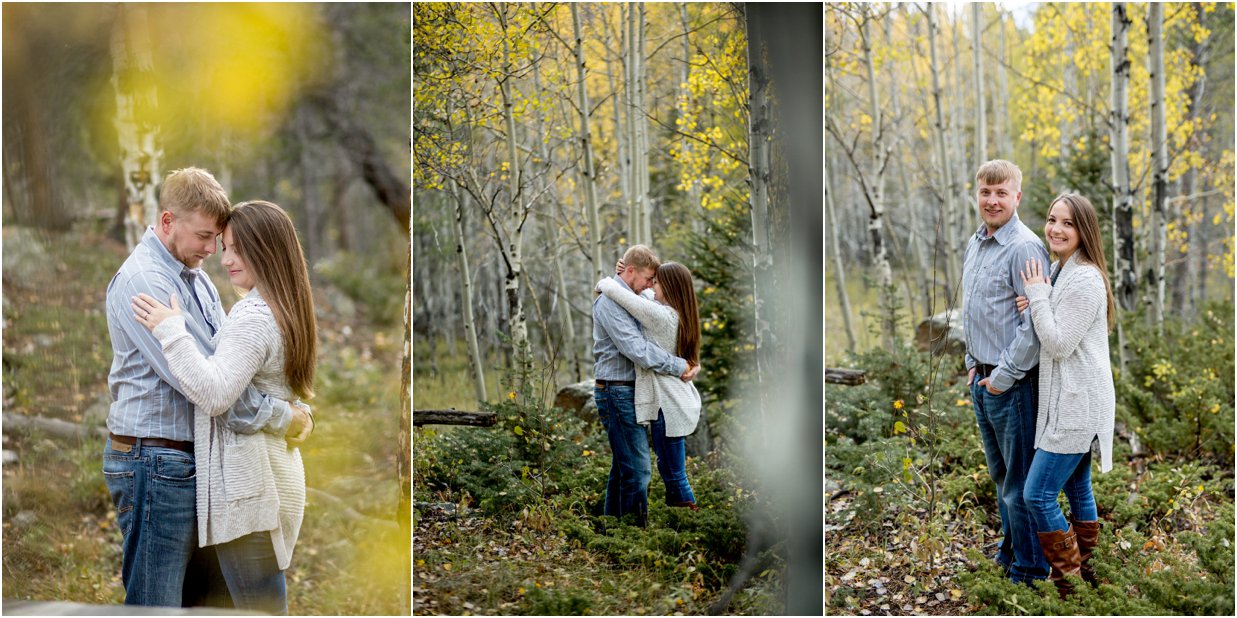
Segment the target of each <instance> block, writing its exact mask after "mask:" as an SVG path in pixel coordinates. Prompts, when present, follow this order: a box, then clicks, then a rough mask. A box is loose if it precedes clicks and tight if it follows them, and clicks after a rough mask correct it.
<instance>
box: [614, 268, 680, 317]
mask: <svg viewBox="0 0 1237 618" xmlns="http://www.w3.org/2000/svg"><path fill="white" fill-rule="evenodd" d="M597 289H599V290H601V293H602V294H605V295H606V296H607V297H609V298H610V300H613V301H614V302H616V303H618V304H619V306H620V307H622V308H624V309H626V310H627V313H630V314H631V317H633V318H636V321H638V322H640V323H641V324H643V325H644V326H646V327H648V326H659V325H663V324H667V323H668V321H669V320H670V319H673V320H675V323H677V322H678V318H677V317H671V316H675V314H674V310H673V309H670V310H669V311H667V309H669V307H667V306H666V305H663V304H661V303H659V302H657V301H655V300H652V299H649V298H645V297H643V296H640V295H638V294H636V293H635V292H633V291H631V290H629V289H627V288H625V287H623V286H621V285H619V283H618V282H617V281H615V280H614V279H611V278H609V277H607V278H605V279H602V280H601V281H598V282H597Z"/></svg>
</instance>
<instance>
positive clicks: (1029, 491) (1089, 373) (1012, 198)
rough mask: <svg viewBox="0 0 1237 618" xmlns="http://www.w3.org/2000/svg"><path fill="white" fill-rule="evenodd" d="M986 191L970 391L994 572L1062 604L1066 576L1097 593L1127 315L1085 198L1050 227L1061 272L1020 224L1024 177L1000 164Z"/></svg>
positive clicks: (1058, 210)
mask: <svg viewBox="0 0 1237 618" xmlns="http://www.w3.org/2000/svg"><path fill="white" fill-rule="evenodd" d="M975 186H976V202H977V207H978V209H979V216H980V219H982V220H983V224H982V225H981V226H980V227H979V229H978V230H977V231H976V233H975V234H974V235H972V237H971V239H970V241H969V242H968V244H967V248H966V260H965V263H964V266H963V281H962V286H963V288H962V289H963V300H962V302H963V311H964V324H965V331H966V367H967V385H968V386H969V387H970V389H971V400H972V405H973V406H974V409H975V419H976V421H977V423H978V425H979V434H980V437H981V439H982V440H983V446H984V455H985V458H986V459H987V465H988V473H989V475H990V476H991V477H992V480H993V482H994V483H996V496H997V504H998V509H999V511H1000V518H1001V531H1002V533H1003V538H1002V540H1001V542H1000V544H999V546H998V548H997V551H996V561H997V562H998V563H999V564H1000V565H1001V567H1002V568H1003V569H1004V571H1005V572H1006V574H1007V575H1008V577H1009V578H1010V579H1011V580H1012V581H1015V582H1022V583H1027V584H1030V583H1031V582H1033V581H1035V580H1041V579H1045V578H1051V579H1052V581H1053V582H1054V583H1055V584H1056V586H1057V591H1058V593H1059V594H1060V596H1061V597H1062V598H1064V597H1065V596H1067V595H1068V594H1069V593H1070V592H1071V591H1072V590H1073V584H1072V583H1071V582H1070V581H1069V580H1068V579H1067V578H1066V577H1067V576H1081V577H1082V579H1083V580H1085V581H1086V582H1088V583H1089V584H1091V585H1092V586H1094V585H1096V583H1097V582H1096V578H1095V572H1094V570H1093V569H1092V567H1091V565H1090V560H1091V557H1092V555H1093V553H1094V550H1095V547H1096V545H1097V544H1098V539H1099V534H1100V527H1101V523H1100V519H1099V513H1098V510H1097V508H1096V503H1095V497H1094V495H1093V493H1092V489H1091V451H1092V448H1093V445H1096V446H1098V450H1099V453H1100V471H1101V472H1108V471H1109V470H1110V469H1111V468H1112V436H1113V417H1114V414H1115V409H1116V401H1115V393H1114V388H1113V378H1112V368H1111V366H1110V361H1109V353H1108V333H1109V331H1110V330H1111V329H1112V326H1113V322H1114V319H1115V317H1116V312H1115V303H1114V302H1113V295H1112V286H1111V284H1110V282H1109V280H1108V269H1107V266H1106V264H1105V259H1104V247H1103V241H1102V240H1101V235H1100V227H1099V219H1098V217H1097V215H1096V212H1095V208H1094V207H1093V206H1092V205H1091V202H1090V201H1089V200H1088V199H1087V198H1085V197H1083V196H1081V195H1078V194H1076V193H1070V192H1066V193H1062V194H1060V195H1058V196H1057V197H1056V198H1055V199H1054V200H1053V201H1052V203H1051V204H1050V206H1049V209H1048V215H1047V220H1046V222H1045V224H1044V238H1045V240H1047V242H1048V249H1049V251H1050V252H1051V253H1052V254H1053V255H1054V256H1055V257H1056V258H1057V260H1056V262H1054V263H1052V265H1051V266H1050V267H1049V266H1048V254H1047V252H1045V250H1044V245H1043V243H1042V242H1041V241H1040V239H1039V238H1038V237H1037V236H1036V235H1035V233H1034V232H1032V231H1031V230H1030V229H1029V228H1028V227H1027V226H1026V225H1024V224H1023V223H1022V221H1021V220H1019V218H1018V213H1017V210H1018V205H1019V203H1020V202H1021V200H1022V172H1021V171H1020V170H1019V169H1018V167H1017V166H1016V165H1014V164H1013V163H1011V162H1009V161H1004V160H999V159H998V160H993V161H988V162H986V163H984V164H983V165H981V166H980V168H979V170H978V171H977V172H976V174H975ZM1028 308H1029V309H1030V315H1027V313H1026V309H1028ZM1062 490H1064V491H1065V495H1066V497H1067V498H1068V500H1069V506H1070V517H1069V519H1068V520H1067V519H1066V518H1065V515H1064V513H1063V512H1062V510H1061V507H1060V506H1059V505H1058V502H1057V496H1058V494H1060V493H1061V491H1062Z"/></svg>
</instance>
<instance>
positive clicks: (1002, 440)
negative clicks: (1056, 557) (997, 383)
mask: <svg viewBox="0 0 1237 618" xmlns="http://www.w3.org/2000/svg"><path fill="white" fill-rule="evenodd" d="M1038 375H1039V374H1038V372H1037V371H1035V370H1032V371H1030V372H1028V373H1027V375H1026V376H1023V378H1022V379H1021V380H1018V381H1017V382H1015V383H1014V385H1013V386H1011V387H1010V388H1009V390H1007V391H1005V392H1003V393H1001V394H1000V395H992V394H990V393H989V392H988V389H986V388H984V387H982V386H980V385H979V381H980V379H981V376H979V375H976V376H975V380H974V381H973V382H972V383H971V402H972V404H973V405H974V407H975V420H976V422H977V423H978V425H979V436H980V438H981V439H982V440H983V443H984V457H985V458H986V459H987V463H988V474H989V476H991V477H992V482H994V483H996V496H997V505H998V509H999V511H1000V514H1001V532H1002V534H1003V535H1004V539H1002V541H1001V547H1000V549H999V550H998V551H997V558H996V559H997V562H999V563H1001V565H1002V566H1003V567H1006V568H1008V569H1009V577H1010V579H1011V580H1013V581H1016V582H1025V581H1030V580H1033V579H1044V578H1045V577H1047V576H1048V561H1047V560H1046V559H1045V558H1044V552H1043V550H1042V549H1040V546H1039V537H1038V536H1037V535H1036V532H1037V530H1036V528H1035V522H1034V521H1033V520H1032V519H1031V514H1030V512H1029V511H1028V510H1027V506H1026V502H1024V501H1023V496H1022V491H1023V486H1024V485H1025V484H1026V480H1027V473H1028V471H1029V470H1030V468H1031V459H1032V458H1033V457H1034V456H1035V414H1036V382H1038Z"/></svg>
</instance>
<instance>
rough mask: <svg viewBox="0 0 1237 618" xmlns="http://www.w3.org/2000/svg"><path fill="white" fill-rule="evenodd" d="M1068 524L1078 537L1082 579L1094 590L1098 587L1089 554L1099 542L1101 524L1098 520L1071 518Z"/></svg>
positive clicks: (1093, 551)
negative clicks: (1071, 525)
mask: <svg viewBox="0 0 1237 618" xmlns="http://www.w3.org/2000/svg"><path fill="white" fill-rule="evenodd" d="M1070 522H1071V523H1072V524H1073V527H1074V533H1075V534H1077V535H1078V555H1079V556H1081V557H1082V561H1081V562H1080V564H1079V570H1080V571H1081V572H1082V579H1083V581H1085V582H1087V583H1088V584H1091V587H1092V588H1094V587H1096V586H1098V585H1099V581H1098V580H1096V579H1095V569H1092V568H1091V565H1090V564H1089V562H1090V560H1091V554H1093V553H1095V546H1096V545H1098V544H1099V542H1100V528H1102V527H1103V523H1102V522H1100V521H1099V520H1096V521H1078V520H1077V519H1074V518H1073V517H1071V518H1070Z"/></svg>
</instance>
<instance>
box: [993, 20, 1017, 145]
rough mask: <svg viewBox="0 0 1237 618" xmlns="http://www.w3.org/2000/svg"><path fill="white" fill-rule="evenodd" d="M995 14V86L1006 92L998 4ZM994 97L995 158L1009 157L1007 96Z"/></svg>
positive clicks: (1002, 36) (1004, 58) (1010, 138)
mask: <svg viewBox="0 0 1237 618" xmlns="http://www.w3.org/2000/svg"><path fill="white" fill-rule="evenodd" d="M996 16H997V24H998V25H999V26H1000V30H1001V31H1000V36H999V37H998V38H999V40H1000V46H1001V47H1000V58H999V59H998V60H997V63H996V69H997V84H998V86H997V87H998V88H999V92H1002V93H1006V92H1009V70H1008V69H1006V68H1005V63H1006V58H1008V53H1007V51H1006V43H1005V12H1004V11H1002V10H1001V7H1000V6H999V5H998V6H997V7H996ZM994 98H995V99H996V114H997V117H996V122H994V123H993V128H994V129H995V130H996V131H997V138H996V143H997V149H998V150H997V158H1002V159H1010V158H1012V157H1013V156H1014V154H1013V150H1014V144H1013V136H1012V135H1011V132H1012V129H1010V124H1009V98H1008V97H1007V96H1005V95H1004V94H1002V95H1001V96H998V97H994Z"/></svg>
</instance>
